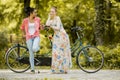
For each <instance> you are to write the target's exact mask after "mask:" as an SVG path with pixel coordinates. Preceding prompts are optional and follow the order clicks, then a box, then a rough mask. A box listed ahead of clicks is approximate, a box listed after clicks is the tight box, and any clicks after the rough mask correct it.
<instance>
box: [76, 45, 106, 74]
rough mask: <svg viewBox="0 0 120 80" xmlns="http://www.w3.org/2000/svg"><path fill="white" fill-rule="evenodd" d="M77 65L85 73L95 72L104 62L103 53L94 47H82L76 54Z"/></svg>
mask: <svg viewBox="0 0 120 80" xmlns="http://www.w3.org/2000/svg"><path fill="white" fill-rule="evenodd" d="M76 59H77V64H78V66H79V67H80V68H81V69H82V70H83V71H85V72H87V73H95V72H97V71H99V70H100V69H101V68H102V67H103V64H104V55H103V53H102V52H101V51H100V50H99V49H98V48H96V47H92V46H87V47H83V48H82V49H81V51H80V52H79V53H78V54H77V58H76Z"/></svg>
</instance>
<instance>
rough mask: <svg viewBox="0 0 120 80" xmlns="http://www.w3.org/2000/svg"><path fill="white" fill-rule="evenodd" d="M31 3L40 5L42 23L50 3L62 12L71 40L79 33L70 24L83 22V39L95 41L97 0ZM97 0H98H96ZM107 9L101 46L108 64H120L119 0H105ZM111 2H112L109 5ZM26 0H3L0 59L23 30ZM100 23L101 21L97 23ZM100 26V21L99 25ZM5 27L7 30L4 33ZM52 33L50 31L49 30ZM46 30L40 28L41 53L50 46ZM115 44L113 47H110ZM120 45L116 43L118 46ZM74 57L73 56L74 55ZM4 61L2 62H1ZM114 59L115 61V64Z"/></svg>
mask: <svg viewBox="0 0 120 80" xmlns="http://www.w3.org/2000/svg"><path fill="white" fill-rule="evenodd" d="M30 1H31V2H30V6H31V7H36V8H37V9H38V16H39V17H40V18H41V22H42V24H45V23H46V20H47V18H48V13H49V10H50V8H51V6H57V8H58V12H57V14H58V15H59V16H60V18H61V20H62V23H63V25H64V28H65V30H66V31H67V33H68V34H69V37H70V40H71V44H72V43H73V40H74V39H76V35H75V34H74V33H72V32H71V30H70V28H71V27H73V26H75V22H76V25H77V26H81V27H83V28H84V33H85V35H84V39H83V40H84V41H85V42H89V43H92V44H93V43H94V42H95V41H94V33H95V31H94V27H95V19H96V16H97V14H96V9H95V7H96V6H98V5H95V0H30ZM96 1H97V0H96ZM100 1H102V0H100ZM103 1H104V2H103V3H104V5H103V7H104V9H101V11H102V10H103V12H104V13H105V14H104V16H103V19H104V24H105V25H104V29H105V30H104V41H105V42H104V45H103V46H102V47H100V49H102V51H104V54H105V67H106V68H108V67H109V66H110V68H114V67H115V68H116V67H117V68H119V67H118V66H120V65H119V63H120V62H119V61H120V58H119V56H120V55H119V51H120V48H119V47H120V46H119V42H120V35H119V33H120V27H119V26H120V15H119V14H120V2H119V1H118V0H103ZM109 4H110V5H111V6H110V5H109ZM24 17H25V16H24V0H0V44H1V45H2V46H0V50H2V51H0V53H1V54H0V59H1V61H3V60H2V56H1V55H3V54H4V51H5V50H6V48H7V47H8V46H10V43H9V42H8V40H9V37H10V35H11V34H15V37H13V39H14V40H16V38H17V37H20V36H21V35H22V34H21V33H22V32H21V30H20V25H21V23H22V20H23V18H24ZM98 25H99V24H98ZM101 25H102V24H101ZM99 26H100V25H99ZM3 31H5V33H3ZM50 33H51V32H50ZM45 35H46V32H45V31H44V30H43V31H41V34H40V36H41V43H40V45H41V48H42V49H41V53H44V52H45V51H47V50H48V44H49V40H48V39H47V38H45ZM110 45H113V46H114V48H112V49H111V48H110ZM116 45H117V46H116ZM73 60H74V59H73ZM1 63H2V62H0V64H1ZM113 63H114V65H113Z"/></svg>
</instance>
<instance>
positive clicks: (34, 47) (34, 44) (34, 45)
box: [26, 37, 40, 70]
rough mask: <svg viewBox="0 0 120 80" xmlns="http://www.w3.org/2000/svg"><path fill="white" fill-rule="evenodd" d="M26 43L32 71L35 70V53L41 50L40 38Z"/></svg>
mask: <svg viewBox="0 0 120 80" xmlns="http://www.w3.org/2000/svg"><path fill="white" fill-rule="evenodd" d="M26 43H27V47H28V49H29V55H30V57H29V61H30V65H31V70H34V52H37V51H38V50H39V49H40V46H39V44H40V37H35V38H31V39H29V40H27V41H26Z"/></svg>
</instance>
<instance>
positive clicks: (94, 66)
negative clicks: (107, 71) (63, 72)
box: [5, 27, 104, 73]
mask: <svg viewBox="0 0 120 80" xmlns="http://www.w3.org/2000/svg"><path fill="white" fill-rule="evenodd" d="M72 30H73V31H74V32H76V34H77V36H78V39H76V41H75V43H74V44H73V45H72V46H71V51H72V53H71V55H72V57H76V63H77V65H78V66H79V67H80V68H81V69H82V70H83V71H85V72H87V73H94V72H97V71H99V70H100V69H101V68H102V67H103V63H104V55H103V53H102V51H101V50H99V49H98V48H97V47H95V46H90V45H87V46H83V44H82V40H81V39H82V37H83V33H82V31H83V30H82V28H81V27H74V28H72ZM46 31H47V36H48V29H47V30H46ZM78 32H80V33H81V34H80V35H79V34H78ZM49 41H50V45H51V46H52V41H51V38H49ZM51 50H52V49H51ZM51 50H50V51H49V52H47V53H46V54H45V55H38V54H37V55H35V58H34V59H35V65H36V66H41V65H45V66H50V65H51V55H49V54H50V53H51ZM5 56H6V63H7V66H8V67H9V69H10V70H12V71H14V72H17V73H22V72H25V71H27V70H28V69H30V64H29V53H28V48H27V47H26V46H23V45H21V44H19V43H17V44H15V45H13V46H12V47H11V48H9V49H8V51H7V52H6V55H5Z"/></svg>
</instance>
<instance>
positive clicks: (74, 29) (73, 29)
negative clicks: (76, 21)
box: [71, 26, 83, 31]
mask: <svg viewBox="0 0 120 80" xmlns="http://www.w3.org/2000/svg"><path fill="white" fill-rule="evenodd" d="M71 30H72V31H82V30H83V29H82V28H81V27H78V26H76V27H73V28H71Z"/></svg>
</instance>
